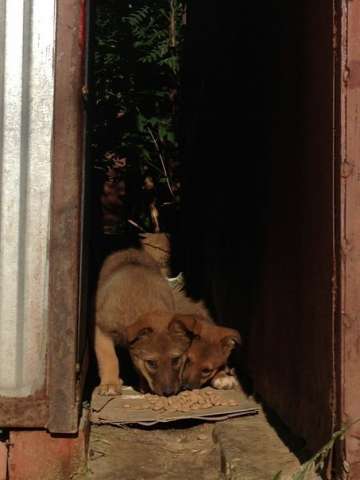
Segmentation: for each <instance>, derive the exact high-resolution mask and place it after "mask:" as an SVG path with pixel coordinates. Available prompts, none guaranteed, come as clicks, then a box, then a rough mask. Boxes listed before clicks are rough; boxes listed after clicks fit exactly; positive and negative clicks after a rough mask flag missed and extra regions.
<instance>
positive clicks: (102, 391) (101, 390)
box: [96, 378, 123, 396]
mask: <svg viewBox="0 0 360 480" xmlns="http://www.w3.org/2000/svg"><path fill="white" fill-rule="evenodd" d="M122 384H123V382H122V380H121V379H120V378H119V379H118V381H116V382H111V383H100V385H99V386H98V387H97V389H96V391H97V393H98V395H104V396H110V395H120V394H121V387H122Z"/></svg>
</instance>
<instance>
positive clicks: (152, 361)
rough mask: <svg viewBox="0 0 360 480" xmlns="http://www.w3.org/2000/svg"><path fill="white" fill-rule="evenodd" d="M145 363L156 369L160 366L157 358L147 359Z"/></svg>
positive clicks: (151, 368)
mask: <svg viewBox="0 0 360 480" xmlns="http://www.w3.org/2000/svg"><path fill="white" fill-rule="evenodd" d="M145 364H146V366H147V367H148V368H149V369H150V370H156V369H157V367H158V364H157V362H156V361H155V360H146V361H145Z"/></svg>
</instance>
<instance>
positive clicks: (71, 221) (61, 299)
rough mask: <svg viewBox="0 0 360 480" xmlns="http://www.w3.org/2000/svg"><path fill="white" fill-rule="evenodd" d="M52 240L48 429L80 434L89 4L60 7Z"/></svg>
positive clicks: (72, 1) (73, 1) (66, 0)
mask: <svg viewBox="0 0 360 480" xmlns="http://www.w3.org/2000/svg"><path fill="white" fill-rule="evenodd" d="M57 7H58V11H57V29H56V62H55V104H54V108H55V110H54V144H53V169H52V185H53V191H52V205H51V238H50V287H49V289H50V291H49V339H48V395H49V420H48V425H47V427H48V430H49V431H50V432H56V433H71V432H76V431H77V429H78V419H79V404H80V400H81V398H80V392H79V388H78V385H79V378H78V377H79V367H78V366H77V344H78V339H77V334H78V322H79V298H80V292H79V285H80V258H81V234H82V224H81V222H82V220H81V216H82V185H83V104H82V98H81V87H82V84H83V63H84V58H83V54H84V17H85V15H84V8H85V0H82V1H81V2H79V1H78V0H62V1H58V4H57Z"/></svg>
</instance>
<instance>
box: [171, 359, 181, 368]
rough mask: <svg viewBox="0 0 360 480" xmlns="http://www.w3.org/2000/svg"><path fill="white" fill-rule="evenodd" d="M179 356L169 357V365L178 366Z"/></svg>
mask: <svg viewBox="0 0 360 480" xmlns="http://www.w3.org/2000/svg"><path fill="white" fill-rule="evenodd" d="M180 360H181V357H175V358H172V359H171V365H172V366H173V367H178V366H179V364H180Z"/></svg>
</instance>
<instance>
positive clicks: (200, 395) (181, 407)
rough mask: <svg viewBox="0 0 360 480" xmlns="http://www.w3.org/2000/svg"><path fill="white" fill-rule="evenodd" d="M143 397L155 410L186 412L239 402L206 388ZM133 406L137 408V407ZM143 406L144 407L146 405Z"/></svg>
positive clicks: (149, 406)
mask: <svg viewBox="0 0 360 480" xmlns="http://www.w3.org/2000/svg"><path fill="white" fill-rule="evenodd" d="M143 398H144V399H145V400H146V402H147V405H148V407H147V408H150V409H151V410H154V411H164V410H166V411H170V412H186V411H188V410H199V409H205V408H211V407H220V406H236V405H237V404H238V403H237V402H236V401H235V400H232V399H224V398H221V396H220V395H219V394H218V393H217V392H216V391H213V390H206V389H203V390H191V391H185V392H180V393H179V394H178V395H173V396H172V397H160V396H158V395H152V394H149V393H147V394H146V395H144V397H143ZM124 406H125V407H127V406H129V405H124ZM133 408H135V409H136V407H133ZM141 408H144V405H142V407H141Z"/></svg>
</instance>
